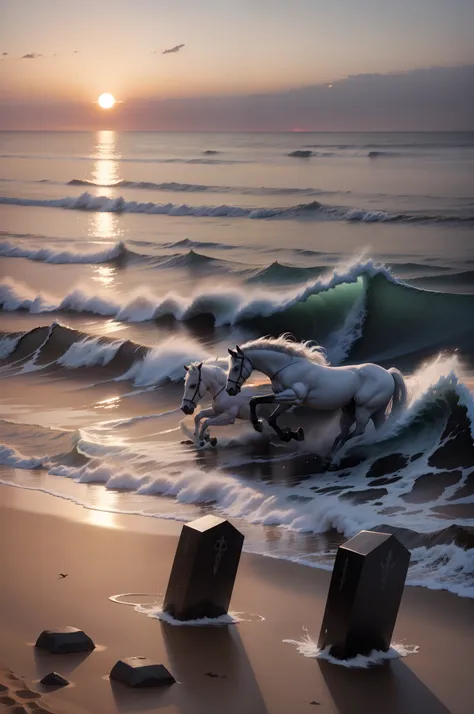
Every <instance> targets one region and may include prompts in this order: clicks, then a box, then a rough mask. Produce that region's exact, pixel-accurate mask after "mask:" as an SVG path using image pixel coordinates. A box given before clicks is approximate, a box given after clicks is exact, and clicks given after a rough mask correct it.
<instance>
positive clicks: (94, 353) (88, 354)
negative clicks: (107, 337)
mask: <svg viewBox="0 0 474 714" xmlns="http://www.w3.org/2000/svg"><path fill="white" fill-rule="evenodd" d="M122 344H123V342H122V341H120V340H118V341H115V342H101V341H100V338H99V337H85V338H84V339H83V340H80V341H79V342H74V343H73V344H72V345H71V346H70V347H69V349H68V350H67V352H65V353H64V354H63V355H62V356H61V357H60V358H59V359H58V361H57V362H58V364H60V365H62V366H63V367H69V368H72V369H75V368H78V367H91V366H93V365H100V366H102V367H103V366H105V365H107V364H109V362H111V361H112V360H113V358H114V357H115V355H116V354H117V352H118V350H119V349H120V347H121V345H122Z"/></svg>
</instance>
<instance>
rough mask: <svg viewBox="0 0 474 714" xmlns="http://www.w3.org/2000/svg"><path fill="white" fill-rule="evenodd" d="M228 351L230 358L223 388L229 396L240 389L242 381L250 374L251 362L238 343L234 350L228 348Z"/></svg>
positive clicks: (235, 393)
mask: <svg viewBox="0 0 474 714" xmlns="http://www.w3.org/2000/svg"><path fill="white" fill-rule="evenodd" d="M228 352H229V354H230V357H231V360H230V366H229V371H228V373H227V383H226V385H225V388H226V391H227V394H228V395H229V396H231V397H235V396H236V395H237V394H238V393H239V392H240V390H241V389H242V385H243V384H244V382H245V381H246V380H247V379H248V378H249V377H250V375H251V374H252V372H253V364H252V362H251V361H250V359H249V358H248V357H247V356H246V355H245V354H244V353H243V351H242V350H241V349H240V347H239V346H238V345H237V346H236V348H235V351H234V350H229V351H228Z"/></svg>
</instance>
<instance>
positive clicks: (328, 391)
mask: <svg viewBox="0 0 474 714" xmlns="http://www.w3.org/2000/svg"><path fill="white" fill-rule="evenodd" d="M229 354H230V356H231V358H232V359H231V364H230V367H229V371H228V376H227V385H226V388H227V393H228V394H230V395H235V394H238V393H239V392H240V389H241V387H242V385H243V384H244V382H245V381H246V380H247V379H248V378H249V376H250V375H251V374H252V372H253V370H254V369H256V370H258V371H259V372H263V374H266V375H267V376H268V377H270V380H271V383H272V389H273V394H272V395H269V396H259V397H253V398H252V399H251V400H250V420H251V422H252V424H253V427H254V429H255V430H256V431H261V430H262V422H261V421H260V420H259V419H257V413H256V407H257V405H258V404H265V403H269V402H274V403H276V404H278V406H277V408H276V410H275V411H274V412H273V413H272V414H271V416H270V418H269V419H268V423H269V425H270V426H271V427H272V428H273V429H274V430H275V431H276V433H277V434H278V436H279V437H280V439H281V440H282V441H290V440H291V439H296V440H297V441H300V440H302V439H304V433H303V430H302V429H301V428H300V429H298V430H297V431H296V432H295V431H292V430H291V429H286V430H285V431H283V430H282V429H281V428H280V427H279V426H278V423H277V419H278V417H279V416H280V415H281V414H283V413H284V412H285V411H287V410H288V409H289V408H290V407H292V406H293V405H304V406H308V407H311V408H313V409H318V410H328V411H329V410H330V411H333V410H337V409H342V415H341V422H340V429H341V432H340V434H339V436H338V437H337V439H336V440H335V442H334V444H333V449H336V448H337V447H339V446H342V444H344V443H345V442H346V441H347V440H348V439H352V438H353V437H354V436H359V435H361V434H363V433H364V431H365V428H366V426H367V424H368V423H369V420H370V419H372V421H373V423H374V426H375V428H376V429H378V428H380V427H381V426H382V425H383V423H384V422H385V418H386V411H387V408H388V406H389V404H390V402H391V403H392V407H391V413H394V411H395V410H398V409H400V408H402V407H403V406H405V404H406V401H407V389H406V384H405V380H404V378H403V375H402V374H401V372H399V371H398V369H395V368H391V369H388V370H386V369H384V368H383V367H380V366H379V365H376V364H361V365H350V366H347V367H329V365H328V362H327V360H326V358H325V356H324V354H323V350H322V348H321V347H310V346H309V345H308V343H307V342H302V343H294V342H292V341H291V340H290V339H288V337H286V336H285V335H283V336H282V337H279V338H277V339H272V338H266V337H264V338H260V339H258V340H253V341H250V342H247V343H246V344H244V345H242V347H239V346H237V347H236V349H235V351H234V350H229ZM354 422H355V429H354V431H353V432H352V433H351V431H350V430H351V427H352V425H353V424H354Z"/></svg>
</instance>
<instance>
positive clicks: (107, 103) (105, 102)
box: [97, 92, 115, 109]
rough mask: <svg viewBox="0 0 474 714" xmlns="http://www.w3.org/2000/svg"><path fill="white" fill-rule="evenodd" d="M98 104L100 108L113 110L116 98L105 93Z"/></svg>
mask: <svg viewBox="0 0 474 714" xmlns="http://www.w3.org/2000/svg"><path fill="white" fill-rule="evenodd" d="M97 103H98V105H99V107H102V109H112V107H113V106H114V104H115V98H114V97H113V96H112V94H108V93H107V92H105V93H104V94H101V95H100V97H99V99H98V100H97Z"/></svg>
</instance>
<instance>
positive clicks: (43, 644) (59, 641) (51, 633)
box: [35, 627, 95, 654]
mask: <svg viewBox="0 0 474 714" xmlns="http://www.w3.org/2000/svg"><path fill="white" fill-rule="evenodd" d="M35 647H38V649H41V650H46V652H49V654H75V653H78V652H92V650H93V649H95V645H94V643H93V641H92V640H91V638H90V637H89V636H88V635H86V633H85V632H83V630H78V629H77V627H64V628H63V629H62V630H43V632H42V633H41V635H40V636H39V637H38V639H37V640H36V645H35Z"/></svg>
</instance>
